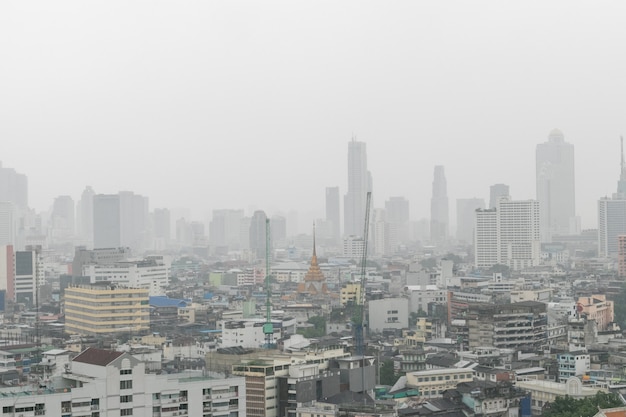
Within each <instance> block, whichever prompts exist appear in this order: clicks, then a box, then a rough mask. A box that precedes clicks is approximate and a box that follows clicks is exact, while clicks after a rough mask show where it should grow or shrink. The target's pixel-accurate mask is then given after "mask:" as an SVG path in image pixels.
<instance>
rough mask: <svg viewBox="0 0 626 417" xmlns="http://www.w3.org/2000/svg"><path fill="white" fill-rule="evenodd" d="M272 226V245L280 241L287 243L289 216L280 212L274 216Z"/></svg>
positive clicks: (271, 221) (271, 220)
mask: <svg viewBox="0 0 626 417" xmlns="http://www.w3.org/2000/svg"><path fill="white" fill-rule="evenodd" d="M270 227H271V229H272V245H276V244H277V243H278V242H281V243H282V244H285V243H286V242H285V239H287V218H286V217H285V216H281V215H278V214H276V215H274V216H272V218H271V219H270Z"/></svg>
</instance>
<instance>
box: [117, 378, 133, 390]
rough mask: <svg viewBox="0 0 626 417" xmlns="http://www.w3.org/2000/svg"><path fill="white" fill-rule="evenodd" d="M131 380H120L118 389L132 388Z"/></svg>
mask: <svg viewBox="0 0 626 417" xmlns="http://www.w3.org/2000/svg"><path fill="white" fill-rule="evenodd" d="M132 388H133V381H132V380H130V381H120V389H132Z"/></svg>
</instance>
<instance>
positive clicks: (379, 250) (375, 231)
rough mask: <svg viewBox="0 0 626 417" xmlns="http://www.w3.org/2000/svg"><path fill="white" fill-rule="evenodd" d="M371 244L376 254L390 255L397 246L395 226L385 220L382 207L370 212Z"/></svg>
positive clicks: (385, 214)
mask: <svg viewBox="0 0 626 417" xmlns="http://www.w3.org/2000/svg"><path fill="white" fill-rule="evenodd" d="M371 217H372V222H371V230H370V234H371V239H370V242H371V245H372V246H373V247H372V249H373V250H372V252H373V253H374V255H376V256H384V255H390V254H391V253H393V252H394V251H395V250H396V249H397V247H398V233H397V228H396V227H395V225H394V226H392V225H391V224H390V223H389V222H388V221H387V213H386V210H384V209H374V210H373V211H372V214H371Z"/></svg>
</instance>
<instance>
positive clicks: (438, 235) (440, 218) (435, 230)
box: [430, 165, 448, 243]
mask: <svg viewBox="0 0 626 417" xmlns="http://www.w3.org/2000/svg"><path fill="white" fill-rule="evenodd" d="M447 238H448V186H447V183H446V175H445V173H444V169H443V166H442V165H437V166H435V174H434V179H433V194H432V198H431V199H430V240H431V241H432V242H439V243H441V242H443V241H445V240H446V239H447Z"/></svg>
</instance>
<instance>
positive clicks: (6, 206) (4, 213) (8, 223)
mask: <svg viewBox="0 0 626 417" xmlns="http://www.w3.org/2000/svg"><path fill="white" fill-rule="evenodd" d="M16 234H17V210H16V208H15V205H14V204H13V203H11V202H9V201H0V245H14V244H15V238H16Z"/></svg>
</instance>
